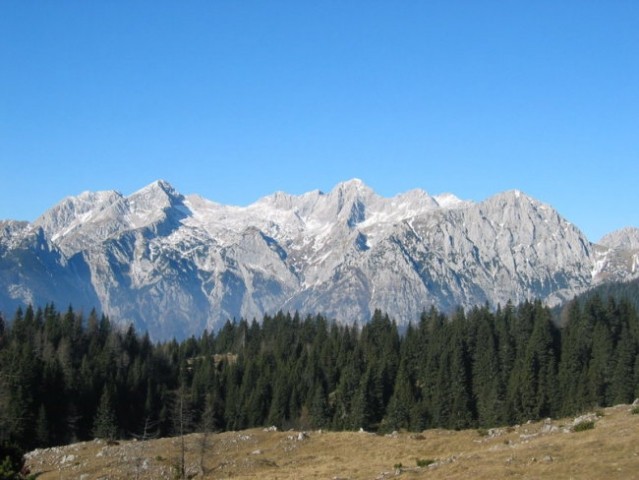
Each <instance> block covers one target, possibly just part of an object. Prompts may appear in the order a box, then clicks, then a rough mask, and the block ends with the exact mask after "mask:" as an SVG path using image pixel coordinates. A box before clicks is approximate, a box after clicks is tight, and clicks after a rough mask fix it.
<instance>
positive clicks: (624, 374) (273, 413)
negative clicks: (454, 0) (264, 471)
mask: <svg viewBox="0 0 639 480" xmlns="http://www.w3.org/2000/svg"><path fill="white" fill-rule="evenodd" d="M561 315H562V316H563V317H565V318H564V320H565V322H564V326H563V327H562V328H559V327H558V326H557V322H556V321H553V319H552V317H551V311H550V310H549V309H548V308H547V307H545V306H543V304H542V303H541V302H539V301H537V302H532V303H531V302H525V303H523V304H521V305H520V306H516V307H515V306H512V305H511V304H507V305H506V306H505V307H503V308H499V309H497V310H496V311H492V310H490V309H489V308H487V307H482V308H472V309H469V310H466V311H464V310H462V309H459V310H457V311H456V312H455V313H454V314H452V315H449V316H447V315H444V314H442V313H441V312H439V311H437V310H435V309H434V308H433V309H431V310H430V311H428V312H425V313H424V314H422V316H421V318H419V319H418V321H416V322H415V323H414V324H410V325H409V326H408V327H407V328H406V329H405V331H403V332H402V333H401V334H400V332H399V329H398V326H397V325H396V324H395V323H394V322H392V321H391V320H390V319H389V317H388V316H387V315H385V314H382V313H381V312H379V311H376V312H375V313H374V314H373V316H372V318H371V319H370V321H368V322H365V323H364V324H363V325H361V326H359V327H358V326H356V325H355V326H348V325H344V324H337V323H335V322H331V321H328V320H326V319H325V318H324V317H322V316H308V317H305V318H303V319H302V318H300V317H299V316H297V315H294V316H291V315H288V314H282V313H280V314H277V315H275V316H265V317H263V318H262V320H261V322H257V321H252V322H246V321H240V322H237V323H231V322H227V323H226V324H225V325H224V326H223V327H222V328H221V329H220V330H219V331H218V332H217V333H215V334H213V333H207V332H205V333H204V334H202V335H201V336H199V337H191V338H189V339H187V340H184V341H181V342H179V343H178V342H177V341H175V340H173V341H171V342H165V343H153V342H152V341H151V340H150V339H149V337H148V335H144V336H140V335H138V334H137V333H136V332H135V330H134V328H133V327H129V328H128V329H125V330H122V329H121V328H118V327H116V326H115V325H114V324H113V323H112V322H111V321H109V319H108V318H107V317H105V316H98V315H97V314H95V312H92V313H91V314H90V315H89V316H88V317H87V318H83V316H82V315H80V314H78V313H75V312H73V311H72V310H69V311H67V312H66V313H61V312H58V311H57V310H56V309H55V308H54V307H52V306H48V307H46V308H44V309H36V310H34V309H32V308H27V309H26V310H24V311H23V310H21V309H20V310H18V311H17V312H16V313H15V315H14V316H13V318H12V319H11V321H7V320H6V319H3V320H2V321H1V322H0V435H1V438H0V443H1V444H10V443H13V444H18V445H20V446H21V447H23V448H33V447H37V446H46V445H53V444H61V443H66V442H72V441H75V440H81V439H89V438H93V437H102V438H115V437H132V436H136V437H141V438H149V437H151V436H165V435H171V434H176V433H178V432H188V431H202V430H218V431H219V430H238V429H244V428H248V427H254V426H266V425H269V426H270V425H276V426H278V427H280V428H290V427H295V428H299V429H311V428H328V429H336V430H342V429H359V428H364V429H367V430H379V431H392V430H397V429H410V430H418V431H419V430H422V429H427V428H433V427H444V428H451V429H461V428H467V427H493V426H497V425H504V424H510V423H520V422H525V421H527V420H534V419H539V418H543V417H548V416H550V417H557V416H562V415H569V414H573V413H576V412H580V411H583V410H584V409H586V408H590V407H593V406H607V405H612V404H617V403H628V402H630V401H632V400H633V399H634V398H635V396H636V395H639V391H638V388H637V386H638V385H639V357H638V355H637V353H638V351H639V350H638V348H639V320H638V317H637V312H636V310H635V309H634V307H633V306H632V305H631V303H630V302H628V301H626V300H624V299H615V298H614V297H600V296H596V295H595V296H590V297H588V298H587V299H586V300H584V301H573V302H570V303H569V304H567V305H566V306H565V307H564V309H563V311H562V312H561ZM178 425H179V429H178Z"/></svg>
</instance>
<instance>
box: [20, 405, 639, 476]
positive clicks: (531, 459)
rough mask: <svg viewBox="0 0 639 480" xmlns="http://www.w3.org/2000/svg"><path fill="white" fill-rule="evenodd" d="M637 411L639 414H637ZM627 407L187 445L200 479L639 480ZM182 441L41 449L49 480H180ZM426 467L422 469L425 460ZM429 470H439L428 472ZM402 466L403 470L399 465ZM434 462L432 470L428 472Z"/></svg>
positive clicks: (249, 434) (635, 428) (221, 437)
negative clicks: (483, 425)
mask: <svg viewBox="0 0 639 480" xmlns="http://www.w3.org/2000/svg"><path fill="white" fill-rule="evenodd" d="M635 410H637V408H635ZM632 411H633V407H631V406H629V405H619V406H616V407H612V408H607V409H603V410H600V411H598V412H596V413H595V412H592V413H591V414H589V415H587V416H586V417H584V419H585V420H586V421H588V420H590V421H593V422H594V428H592V429H589V430H585V431H575V430H574V425H575V424H576V423H579V422H580V421H582V420H584V419H578V420H575V419H573V418H568V419H560V420H546V421H542V422H536V423H527V424H525V425H516V426H513V427H507V428H498V429H490V430H479V431H478V430H465V431H446V430H427V431H425V432H423V433H421V434H415V433H406V432H399V433H393V434H390V435H375V434H371V433H366V432H321V431H310V432H304V433H302V432H297V431H295V432H294V431H288V432H280V431H273V430H272V429H270V430H269V429H267V430H263V429H253V430H246V431H242V432H226V433H220V434H213V435H210V436H209V437H208V438H205V437H203V436H202V435H200V434H193V435H188V436H186V437H184V440H185V447H186V448H185V450H186V452H187V453H186V467H187V475H188V477H189V478H195V479H227V478H233V479H258V478H259V479H281V480H284V479H332V480H337V479H342V480H345V479H386V478H396V477H397V478H406V479H422V478H424V479H477V480H480V479H490V480H496V479H503V478H516V479H542V478H543V479H546V478H547V479H580V480H581V479H593V480H595V479H597V480H599V479H607V480H612V479H624V480H625V479H639V414H633V413H632ZM180 442H181V439H180V438H165V439H158V440H150V441H144V442H142V441H137V442H136V441H122V442H119V443H118V444H116V445H107V444H106V443H104V442H102V441H93V442H85V443H78V444H74V445H69V446H66V447H56V448H51V449H45V450H36V451H35V452H31V453H30V454H29V455H28V465H29V466H30V468H31V471H32V473H36V474H37V475H38V477H37V478H38V479H40V480H59V479H65V480H67V479H69V480H75V479H77V480H97V479H101V480H107V479H109V480H116V479H118V480H119V479H127V480H130V479H139V480H143V479H144V480H150V479H153V480H155V479H173V478H176V475H175V468H174V465H175V464H176V462H177V459H178V458H179V457H180V451H181V448H180ZM418 460H419V461H420V462H419V463H420V465H421V466H418V464H417V463H418V462H417V461H418ZM429 463H430V464H429ZM400 464H401V466H400ZM427 464H429V465H427Z"/></svg>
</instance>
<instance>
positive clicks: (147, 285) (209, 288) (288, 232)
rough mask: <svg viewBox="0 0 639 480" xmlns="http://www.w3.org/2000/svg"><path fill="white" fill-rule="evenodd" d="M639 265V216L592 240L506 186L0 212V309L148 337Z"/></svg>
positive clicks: (480, 294) (354, 314) (635, 272)
mask: <svg viewBox="0 0 639 480" xmlns="http://www.w3.org/2000/svg"><path fill="white" fill-rule="evenodd" d="M638 276H639V229H637V228H625V229H622V230H619V231H616V232H612V233H610V234H609V235H606V236H605V237H603V238H602V239H601V240H600V241H599V242H598V243H596V244H595V243H592V242H590V241H589V240H588V239H587V238H586V237H585V235H584V234H583V233H582V232H581V231H580V230H579V229H578V228H577V227H576V226H574V225H572V224H571V223H570V222H568V221H567V220H565V219H564V218H562V216H561V215H560V214H559V213H558V212H557V211H556V210H554V209H553V208H552V207H551V206H549V205H547V204H544V203H542V202H540V201H538V200H536V199H534V198H531V197H529V196H527V195H525V194H524V193H522V192H520V191H517V190H513V191H508V192H504V193H499V194H497V195H495V196H492V197H490V198H488V199H486V200H484V201H481V202H471V201H464V200H461V199H459V198H457V197H456V196H454V195H452V194H444V195H436V196H431V195H429V194H428V193H426V192H425V191H423V190H412V191H409V192H406V193H403V194H400V195H397V196H395V197H392V198H385V197H382V196H380V195H378V194H376V193H375V192H374V191H373V190H372V189H371V188H369V187H368V186H366V185H365V184H364V183H363V182H362V181H360V180H357V179H354V180H350V181H347V182H343V183H340V184H338V185H337V186H335V187H334V188H333V189H332V190H331V191H330V192H328V193H323V192H321V191H319V190H316V191H311V192H308V193H305V194H302V195H289V194H286V193H282V192H278V193H275V194H273V195H270V196H267V197H264V198H262V199H260V200H258V201H257V202H255V203H253V204H251V205H249V206H246V207H238V206H229V205H222V204H219V203H215V202H212V201H210V200H207V199H205V198H202V197H200V196H198V195H182V194H180V193H179V192H177V191H176V190H175V189H174V188H173V187H172V186H171V185H170V184H169V183H167V182H165V181H162V180H160V181H156V182H154V183H152V184H150V185H148V186H146V187H144V188H142V189H141V190H139V191H137V192H135V193H133V194H131V195H129V196H124V195H122V194H120V193H118V192H115V191H103V192H84V193H82V194H80V195H78V196H74V197H68V198H66V199H64V200H62V201H61V202H60V203H58V204H57V205H55V206H54V207H52V208H51V209H49V210H48V211H46V212H45V213H44V214H43V215H42V216H40V217H39V218H38V219H36V220H35V221H34V222H31V223H29V222H20V221H14V220H5V221H0V311H2V312H4V313H5V315H7V314H9V313H11V312H12V311H14V310H15V309H16V308H17V307H18V306H21V305H26V304H29V303H31V304H33V305H44V304H45V303H50V302H53V303H55V304H56V305H57V306H58V307H60V306H62V307H65V306H66V305H69V304H71V305H73V308H74V309H75V310H78V309H83V310H87V311H88V309H91V308H93V307H95V308H96V309H97V310H98V311H101V312H103V313H105V314H107V315H109V316H110V317H111V319H112V320H114V321H117V322H121V323H133V324H134V326H135V327H136V328H137V329H138V330H142V331H144V330H146V331H148V332H149V334H150V335H151V337H152V338H155V339H167V338H171V337H176V338H184V337H186V336H189V335H191V334H196V335H197V334H199V333H201V332H202V331H203V330H204V329H205V328H208V329H209V330H212V329H217V328H219V327H220V326H221V325H222V324H223V323H224V322H225V321H227V320H229V319H240V318H245V319H248V320H252V319H253V318H256V319H258V320H260V319H261V318H262V317H263V315H264V314H274V313H276V312H277V311H279V310H283V311H291V312H293V311H298V312H300V313H301V314H303V315H305V314H315V313H322V314H324V315H326V316H328V317H330V318H334V319H336V320H337V321H340V322H348V323H353V322H359V323H362V322H366V321H367V320H368V319H369V318H370V317H371V315H372V312H373V311H374V310H375V309H377V308H379V309H381V310H382V311H384V312H387V313H388V314H389V315H390V316H391V317H392V318H394V319H395V320H396V321H397V323H398V324H406V323H408V322H409V321H416V320H417V319H418V318H419V315H420V313H421V312H422V311H424V310H425V309H428V308H430V307H431V306H435V307H436V308H438V309H440V310H443V311H451V310H453V309H455V308H456V307H458V306H462V307H471V306H474V305H478V304H485V303H488V304H490V305H492V306H496V305H498V304H502V305H503V304H505V303H506V302H508V301H512V302H513V303H518V302H520V301H523V300H526V299H532V298H540V299H542V300H543V301H545V302H547V303H548V304H550V305H553V304H557V303H560V302H562V301H565V300H566V299H570V298H572V297H573V296H574V295H577V294H579V293H581V292H584V291H586V290H588V289H589V288H591V287H593V286H596V285H599V284H602V283H604V282H608V281H623V280H629V279H632V278H637V277H638Z"/></svg>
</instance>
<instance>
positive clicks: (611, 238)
mask: <svg viewBox="0 0 639 480" xmlns="http://www.w3.org/2000/svg"><path fill="white" fill-rule="evenodd" d="M598 244H599V245H603V246H604V247H609V248H621V249H626V250H639V228H635V227H626V228H622V229H620V230H616V231H614V232H611V233H609V234H607V235H604V236H603V237H602V238H601V240H599V242H598Z"/></svg>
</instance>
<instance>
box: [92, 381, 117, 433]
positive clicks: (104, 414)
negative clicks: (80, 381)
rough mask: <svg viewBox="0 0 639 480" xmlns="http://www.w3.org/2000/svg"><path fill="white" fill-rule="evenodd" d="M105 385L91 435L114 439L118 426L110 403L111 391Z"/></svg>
mask: <svg viewBox="0 0 639 480" xmlns="http://www.w3.org/2000/svg"><path fill="white" fill-rule="evenodd" d="M109 390H110V389H109V387H108V386H105V388H104V389H103V391H102V396H101V397H100V405H99V406H98V410H97V412H96V414H95V420H94V422H93V436H94V437H95V438H101V439H104V440H114V439H115V438H116V437H117V432H118V427H117V421H116V418H115V411H114V409H113V404H112V400H111V397H112V393H111V392H110V391H109Z"/></svg>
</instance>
